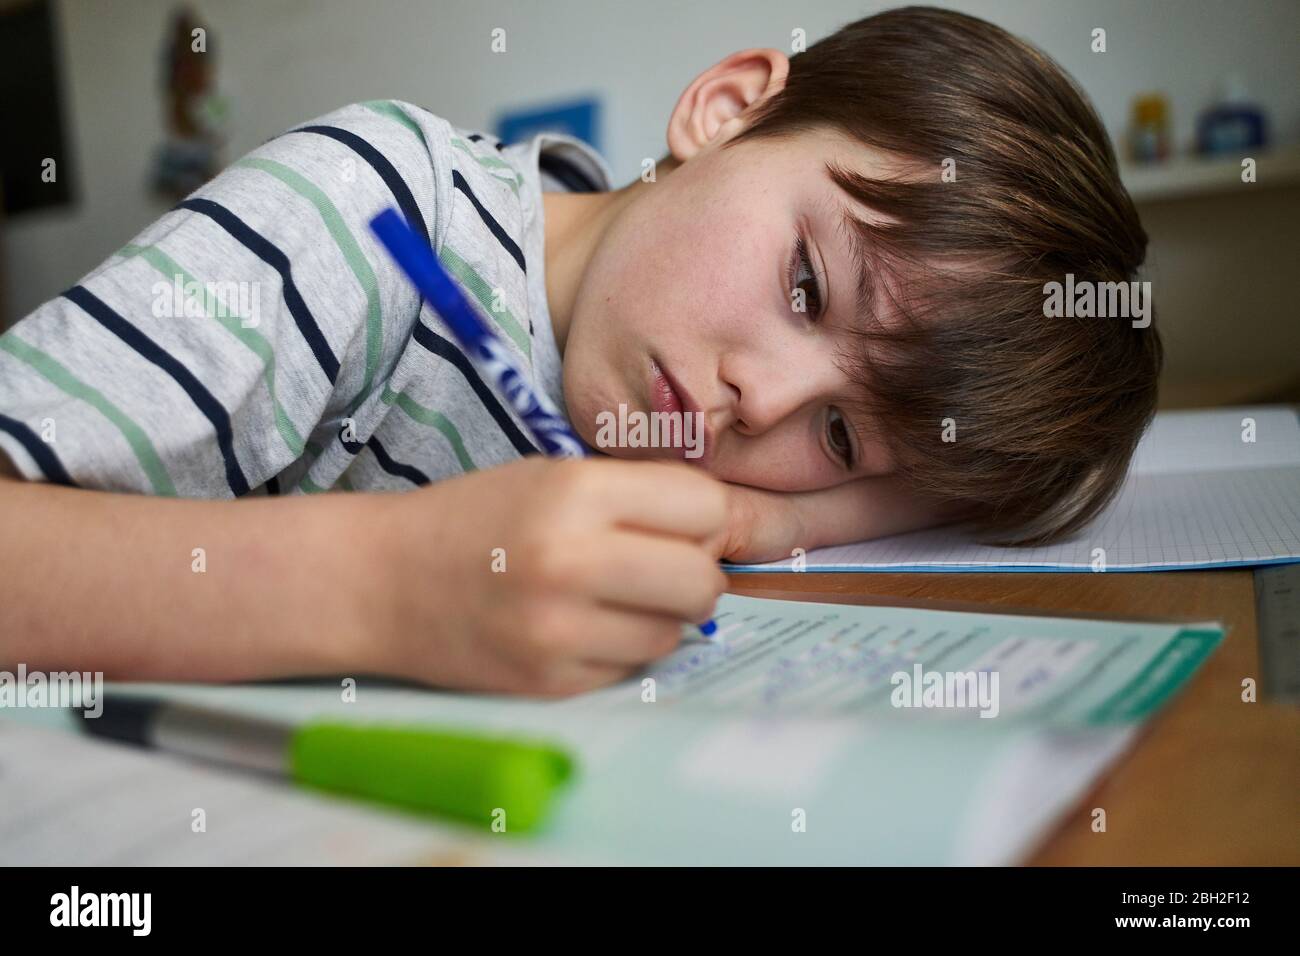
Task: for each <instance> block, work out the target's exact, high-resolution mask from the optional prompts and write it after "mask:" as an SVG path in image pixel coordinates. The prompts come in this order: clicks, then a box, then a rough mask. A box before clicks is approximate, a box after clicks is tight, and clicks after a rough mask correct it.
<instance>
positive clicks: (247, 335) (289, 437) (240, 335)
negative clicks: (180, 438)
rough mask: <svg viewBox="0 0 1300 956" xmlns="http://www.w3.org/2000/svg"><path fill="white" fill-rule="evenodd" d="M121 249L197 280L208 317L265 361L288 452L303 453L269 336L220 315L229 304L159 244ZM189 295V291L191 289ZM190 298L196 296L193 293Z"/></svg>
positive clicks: (167, 272) (170, 274) (162, 270)
mask: <svg viewBox="0 0 1300 956" xmlns="http://www.w3.org/2000/svg"><path fill="white" fill-rule="evenodd" d="M120 251H121V255H122V256H124V257H125V258H128V259H130V258H134V257H136V256H139V257H140V258H141V259H143V260H144V261H145V262H147V263H149V265H151V266H153V267H154V268H155V269H156V270H157V271H158V273H159V274H160V275H162V276H164V277H165V278H167V279H170V280H173V281H174V279H175V277H176V276H180V277H181V280H182V281H183V282H185V283H194V284H196V285H198V286H199V287H200V288H201V289H202V290H203V296H202V302H203V308H204V311H205V312H206V313H207V316H208V318H210V319H215V320H216V321H217V322H219V323H220V324H221V326H222V328H224V329H226V331H228V332H229V333H230V334H231V335H233V336H234V337H235V338H237V339H238V340H239V341H240V342H243V343H244V345H246V346H248V348H249V349H250V350H251V351H252V352H253V354H255V355H256V356H257V357H258V358H260V359H261V360H262V379H263V381H265V382H266V389H267V391H268V392H270V393H271V405H272V408H273V411H274V414H275V427H276V430H277V431H278V432H279V433H280V437H281V438H282V439H284V443H285V445H287V446H288V448H289V451H291V452H293V455H294V457H295V458H296V457H298V456H299V455H301V454H302V449H303V438H302V436H301V435H299V434H298V430H297V429H296V428H294V425H293V420H292V419H290V418H289V413H288V412H287V411H285V408H284V406H283V405H282V404H280V399H279V398H278V397H277V395H276V392H275V349H274V348H273V347H272V346H271V343H270V342H268V341H267V340H266V337H265V336H263V335H262V333H261V332H258V331H257V330H256V329H254V328H252V327H247V326H245V325H244V323H243V320H242V318H241V317H239V316H231V315H229V314H227V315H218V314H217V313H218V312H219V311H220V312H226V313H229V311H230V309H229V307H228V306H227V305H225V304H222V303H221V302H220V300H218V299H217V297H216V296H215V295H213V294H212V291H211V290H210V289H209V288H208V287H207V286H206V285H204V284H203V283H201V282H198V280H196V279H195V278H194V277H193V276H192V275H190V273H189V272H188V271H187V270H185V269H184V268H182V267H181V266H180V265H178V264H177V263H176V261H175V260H174V259H172V258H171V257H170V256H169V255H167V253H165V252H163V251H162V250H161V249H159V248H158V247H157V246H133V245H126V246H123V247H122V249H121V250H120ZM186 294H187V295H188V294H189V293H188V290H187V291H186ZM191 298H197V297H195V296H191ZM218 307H219V308H218Z"/></svg>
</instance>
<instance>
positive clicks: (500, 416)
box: [411, 322, 541, 455]
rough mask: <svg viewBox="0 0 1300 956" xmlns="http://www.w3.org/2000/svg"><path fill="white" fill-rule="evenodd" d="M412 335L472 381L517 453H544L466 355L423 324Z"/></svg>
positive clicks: (481, 400) (477, 392)
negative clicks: (530, 439)
mask: <svg viewBox="0 0 1300 956" xmlns="http://www.w3.org/2000/svg"><path fill="white" fill-rule="evenodd" d="M411 334H412V336H413V337H414V338H415V341H417V342H419V343H420V344H421V345H422V346H424V347H425V348H426V349H427V350H428V351H430V352H432V353H433V354H434V355H437V356H439V357H440V358H443V359H446V360H447V361H448V362H450V363H451V364H452V365H454V366H456V368H457V370H459V372H460V374H461V375H463V376H465V381H467V382H469V387H470V388H472V389H473V390H474V394H475V395H477V396H478V400H479V401H480V402H482V403H483V407H484V408H486V409H487V410H488V413H489V414H491V416H492V417H493V419H495V420H496V423H497V424H498V425H499V426H500V427H501V431H502V432H504V433H505V436H506V438H508V439H509V440H510V444H512V445H514V447H515V451H517V452H519V454H521V455H539V454H541V449H539V448H538V447H537V446H536V445H534V444H533V443H532V442H531V441H529V440H528V439H527V437H525V436H524V433H523V432H522V431H520V430H519V426H518V425H516V424H515V421H514V419H513V418H511V417H510V415H509V414H507V412H506V410H505V408H503V407H502V405H501V401H500V399H498V398H497V397H496V395H495V394H494V393H493V391H492V390H491V389H490V388H488V387H487V385H486V384H485V383H484V381H483V379H481V378H479V374H478V372H477V371H476V370H475V368H474V366H473V365H471V364H470V361H469V359H468V358H467V357H466V355H465V353H464V352H462V351H461V350H460V349H458V348H457V347H456V346H455V345H453V344H452V343H450V342H448V341H447V340H446V339H444V338H443V337H442V336H441V335H439V334H438V333H437V332H435V331H433V329H431V328H429V327H428V326H427V325H425V324H424V323H423V322H417V323H416V325H415V331H414V332H412V333H411Z"/></svg>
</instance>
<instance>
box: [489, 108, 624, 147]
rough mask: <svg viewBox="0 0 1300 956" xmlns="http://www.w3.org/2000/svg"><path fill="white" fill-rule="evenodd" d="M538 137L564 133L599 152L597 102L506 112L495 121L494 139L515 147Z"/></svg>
mask: <svg viewBox="0 0 1300 956" xmlns="http://www.w3.org/2000/svg"><path fill="white" fill-rule="evenodd" d="M538 133H568V134H569V135H570V136H576V137H577V138H578V139H580V140H582V141H583V142H586V143H588V144H590V145H591V146H592V147H593V148H594V149H596V150H597V151H598V152H599V150H600V101H599V100H598V99H596V98H595V97H594V96H591V97H584V98H582V99H575V100H565V101H563V102H558V103H550V104H545V105H542V106H534V107H529V108H528V109H518V110H510V111H508V112H505V113H502V114H501V116H500V117H498V119H497V130H496V134H497V137H498V138H500V139H501V140H502V141H503V142H506V143H518V142H520V141H521V140H525V139H528V138H529V137H532V136H536V135H537V134H538Z"/></svg>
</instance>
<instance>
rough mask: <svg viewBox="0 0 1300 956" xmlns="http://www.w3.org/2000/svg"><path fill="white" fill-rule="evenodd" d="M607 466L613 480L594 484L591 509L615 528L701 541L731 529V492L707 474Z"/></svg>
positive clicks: (666, 467) (673, 467)
mask: <svg viewBox="0 0 1300 956" xmlns="http://www.w3.org/2000/svg"><path fill="white" fill-rule="evenodd" d="M604 466H605V468H607V469H608V470H609V471H610V472H611V473H613V474H614V480H597V481H593V482H592V485H593V498H594V499H595V500H594V501H592V504H593V505H595V506H596V507H597V508H599V510H600V513H601V514H604V515H606V516H607V517H608V518H609V519H610V520H611V521H613V522H614V523H616V524H620V525H623V526H625V527H632V528H644V529H646V530H648V531H657V532H660V533H663V534H673V535H682V536H685V537H690V538H696V539H700V538H706V537H709V536H710V535H714V534H716V533H718V532H719V531H720V530H722V528H724V527H725V526H726V522H727V494H726V489H725V487H724V486H723V484H722V483H721V482H720V481H718V480H717V479H716V478H712V477H710V476H709V475H708V474H707V473H706V472H702V471H699V470H697V469H694V468H692V467H690V466H689V465H682V464H675V463H673V464H669V463H666V462H631V461H624V462H607V463H604ZM602 477H603V476H602Z"/></svg>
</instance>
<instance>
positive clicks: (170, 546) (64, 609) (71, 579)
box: [0, 452, 380, 680]
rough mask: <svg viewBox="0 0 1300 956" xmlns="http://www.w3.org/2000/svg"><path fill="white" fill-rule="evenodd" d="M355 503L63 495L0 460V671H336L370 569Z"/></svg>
mask: <svg viewBox="0 0 1300 956" xmlns="http://www.w3.org/2000/svg"><path fill="white" fill-rule="evenodd" d="M363 507H364V500H363V499H360V498H354V497H353V496H351V495H320V496H296V497H293V498H263V499H248V500H245V501H240V502H232V501H197V500H195V501H189V500H173V499H160V498H153V497H146V496H143V495H124V494H114V493H110V492H99V491H86V490H79V489H72V488H63V487H59V486H56V485H49V484H46V483H43V482H26V481H23V480H22V479H20V478H18V477H16V470H15V469H14V468H13V466H12V465H11V464H10V463H9V462H8V460H7V459H6V456H5V455H4V454H3V452H0V528H4V546H3V547H2V548H0V592H3V594H4V598H3V600H0V669H7V670H12V669H13V668H14V666H15V665H17V664H19V663H25V664H26V665H27V666H28V667H29V668H31V669H34V670H45V671H57V670H79V671H85V670H90V671H103V672H104V673H105V675H106V676H107V677H108V678H110V679H112V678H114V677H119V678H120V677H130V678H132V679H138V680H150V679H164V678H175V677H177V676H181V675H183V676H184V677H185V678H186V679H192V680H232V679H252V678H260V677H270V676H274V675H283V674H286V673H296V674H326V673H338V672H339V671H340V670H341V669H342V668H343V667H344V665H345V664H346V663H348V658H349V654H348V650H347V649H348V648H349V646H350V644H349V642H350V641H353V640H354V639H355V635H357V634H360V633H362V629H361V622H362V619H363V617H364V615H365V613H366V611H367V609H366V608H365V607H363V606H362V602H363V601H364V600H365V599H366V597H367V595H370V594H373V593H374V590H373V589H371V588H369V587H368V586H367V581H366V574H367V573H373V572H371V571H369V570H368V569H372V568H378V567H379V566H380V565H379V563H378V562H377V561H366V560H365V558H366V557H367V555H366V552H365V542H366V540H368V538H367V537H366V536H364V535H359V534H357V533H356V531H357V529H358V528H363V527H364V526H365V524H364V522H363V521H362V516H363V512H362V508H363ZM340 541H347V542H348V545H347V547H339V546H338V542H340ZM196 549H202V551H201V552H199V553H197V554H196ZM200 568H202V570H199V569H200ZM352 663H355V661H353V662H352Z"/></svg>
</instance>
